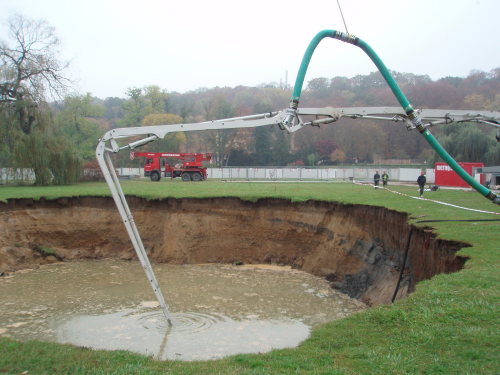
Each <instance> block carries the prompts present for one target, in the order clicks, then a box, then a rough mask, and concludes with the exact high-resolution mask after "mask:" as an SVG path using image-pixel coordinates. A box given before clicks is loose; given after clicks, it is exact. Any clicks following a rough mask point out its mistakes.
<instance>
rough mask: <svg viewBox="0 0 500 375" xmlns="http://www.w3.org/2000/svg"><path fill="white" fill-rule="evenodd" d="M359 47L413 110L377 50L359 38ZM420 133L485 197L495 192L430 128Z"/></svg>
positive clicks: (409, 109) (400, 98)
mask: <svg viewBox="0 0 500 375" xmlns="http://www.w3.org/2000/svg"><path fill="white" fill-rule="evenodd" d="M358 47H359V48H361V49H362V50H363V51H365V53H366V54H367V55H368V56H369V57H370V59H371V60H372V61H373V63H374V64H375V65H376V66H377V68H378V70H379V71H380V73H381V74H382V76H383V77H384V79H385V80H386V82H387V84H388V85H389V87H390V88H391V90H392V92H393V93H394V95H395V96H396V98H397V99H398V101H399V104H401V106H402V107H403V109H404V110H405V112H406V113H407V114H410V113H412V112H413V107H412V106H411V105H410V102H409V101H408V99H406V97H405V96H404V94H403V92H402V91H401V89H400V88H399V86H398V84H397V83H396V81H395V80H394V78H393V77H392V75H391V73H390V72H389V69H387V67H386V66H385V64H384V63H383V62H382V60H381V59H380V57H379V56H378V55H377V54H376V53H375V51H374V50H373V49H372V48H371V47H370V46H369V45H368V44H367V43H366V42H365V41H363V40H361V39H359V41H358ZM419 131H420V133H421V134H422V135H423V137H424V138H425V140H426V141H427V142H428V143H429V145H430V146H431V147H432V148H433V149H434V150H435V151H436V152H437V154H438V155H439V156H440V157H441V158H442V159H443V161H444V162H445V163H446V164H448V165H449V166H450V167H451V169H453V170H454V171H455V172H456V173H457V174H458V175H459V176H460V177H461V178H462V179H463V180H464V181H465V182H467V183H468V184H469V185H470V186H472V187H473V188H474V189H475V190H476V191H478V192H479V193H480V194H482V195H483V196H484V197H487V198H489V197H490V196H491V194H493V193H492V192H491V191H490V190H489V189H487V188H485V187H484V186H483V185H481V184H480V183H479V182H477V181H476V180H474V179H473V178H472V177H471V176H470V175H469V174H468V173H467V172H466V171H464V169H463V168H462V167H461V166H460V165H458V163H457V162H456V161H455V160H454V159H453V158H452V157H451V156H450V155H449V154H448V153H447V152H446V150H445V149H444V148H443V147H442V146H441V145H440V144H439V142H438V141H437V140H436V138H434V136H433V135H432V134H431V132H430V131H429V130H428V129H425V128H423V127H422V129H419Z"/></svg>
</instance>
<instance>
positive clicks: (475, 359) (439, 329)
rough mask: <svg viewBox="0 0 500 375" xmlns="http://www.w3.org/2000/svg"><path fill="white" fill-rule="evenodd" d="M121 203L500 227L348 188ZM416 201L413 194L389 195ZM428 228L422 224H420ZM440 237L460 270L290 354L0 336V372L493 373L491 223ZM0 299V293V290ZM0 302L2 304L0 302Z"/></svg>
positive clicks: (48, 192)
mask: <svg viewBox="0 0 500 375" xmlns="http://www.w3.org/2000/svg"><path fill="white" fill-rule="evenodd" d="M122 186H123V189H124V192H125V194H127V195H135V196H141V197H144V198H147V199H164V198H168V197H175V198H184V197H189V198H205V197H240V198H241V199H244V200H250V201H256V200H258V199H259V198H270V197H272V198H281V199H290V200H292V201H306V200H309V199H315V200H328V201H337V202H342V203H344V204H363V205H376V206H385V207H387V208H390V209H393V210H398V211H404V212H408V213H409V214H410V222H416V221H418V220H434V219H437V220H439V219H474V220H475V219H500V216H499V215H491V214H485V213H477V212H471V211H465V210H461V209H457V208H453V207H448V206H443V205H439V204H437V203H433V202H428V201H420V200H416V199H411V198H409V197H405V196H401V195H397V194H393V193H390V192H387V191H383V190H375V189H373V188H372V187H368V186H359V185H353V184H349V183H279V182H276V183H272V182H271V183H270V182H266V183H229V182H222V181H210V180H209V181H204V182H201V183H194V182H190V183H183V182H182V181H177V180H174V181H170V180H161V181H160V182H158V183H153V182H150V181H146V180H144V181H123V183H122ZM389 188H391V189H392V190H395V191H398V192H401V193H405V194H408V195H412V196H417V195H418V191H417V187H416V186H414V187H406V186H389ZM109 195H110V193H109V190H108V187H107V185H106V184H104V183H86V184H76V185H71V186H61V187H9V186H3V187H0V200H2V201H6V200H8V199H11V198H34V199H39V198H40V197H45V198H46V199H56V198H59V197H73V196H80V197H83V196H109ZM425 197H427V198H431V199H435V200H439V201H443V202H447V203H451V204H455V205H459V206H463V207H468V208H475V209H480V210H487V211H494V212H500V207H499V206H496V205H493V204H492V203H491V202H490V201H488V200H487V199H485V198H484V197H482V196H481V195H480V194H478V193H475V192H465V191H460V190H444V189H441V190H439V191H437V192H429V193H425ZM427 225H429V224H427ZM431 226H432V227H434V228H435V232H436V233H438V234H439V237H440V238H446V239H454V240H458V241H464V242H468V243H470V244H471V245H472V247H468V248H464V249H463V250H461V251H460V252H459V253H458V254H459V255H462V256H468V257H470V259H469V260H468V261H467V263H466V265H465V268H464V269H463V270H462V271H460V272H457V273H454V274H446V275H444V274H442V275H438V276H435V277H434V278H433V279H432V280H428V281H425V282H422V283H419V284H418V286H417V288H416V290H415V292H414V293H413V294H411V295H410V296H409V297H408V298H407V299H405V300H402V301H399V302H397V303H395V304H393V305H387V306H381V307H378V308H374V309H370V310H368V311H365V312H363V313H359V314H356V315H354V316H350V317H348V318H345V319H342V320H340V321H335V322H332V323H328V324H325V325H323V326H320V327H317V328H315V329H314V330H313V332H312V334H311V337H310V338H309V339H308V340H306V341H305V342H303V343H302V344H301V345H300V347H299V348H296V349H285V350H275V351H272V352H270V353H266V354H262V355H238V356H233V357H229V358H226V359H223V360H218V361H206V362H179V361H166V362H160V361H155V360H153V359H152V358H150V357H145V356H141V355H137V354H133V353H129V352H123V351H113V352H110V351H98V350H91V349H86V348H77V347H74V346H71V345H62V344H53V343H41V342H35V341H31V342H26V343H21V342H17V341H14V340H11V339H9V338H5V337H3V338H2V337H1V336H0V373H2V372H4V373H12V374H20V373H22V372H24V371H29V372H28V374H48V373H50V374H53V373H68V374H165V373H175V374H203V373H213V374H280V373H287V374H288V373H290V374H295V373H311V374H359V373H366V374H420V373H421V374H499V373H500V310H499V308H500V245H499V241H498V239H499V238H498V237H499V233H500V222H477V223H470V222H469V223H464V222H446V223H432V224H431ZM0 295H1V291H0ZM0 303H1V302H0Z"/></svg>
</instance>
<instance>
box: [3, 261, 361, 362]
mask: <svg viewBox="0 0 500 375" xmlns="http://www.w3.org/2000/svg"><path fill="white" fill-rule="evenodd" d="M153 268H154V271H155V274H156V276H157V279H158V282H159V284H160V287H161V288H162V292H163V295H164V297H165V300H166V301H167V304H168V305H169V308H170V312H171V315H172V321H173V326H172V327H169V326H168V324H167V322H166V320H165V317H164V316H163V313H162V312H161V310H160V309H159V307H158V303H157V302H156V300H155V295H154V293H153V291H152V290H151V287H150V286H149V283H148V282H147V279H146V277H145V274H144V272H143V270H142V267H141V265H140V264H139V263H138V262H124V261H114V260H104V261H80V262H74V263H64V264H63V263H59V264H54V265H50V266H44V267H42V268H40V269H38V270H26V271H20V272H17V273H15V274H14V275H12V276H7V277H2V278H0V334H3V335H7V336H10V337H12V338H16V339H20V340H29V339H36V340H42V341H54V342H60V343H72V344H75V345H79V346H88V347H92V348H96V349H108V350H113V349H125V350H131V351H134V352H138V353H143V354H148V355H154V356H155V358H158V359H181V360H206V359H216V358H221V357H223V356H226V355H231V354H237V353H258V352H261V353H263V352H266V351H269V350H271V349H273V348H285V347H295V346H297V345H298V344H299V343H300V342H301V341H303V340H305V339H306V338H307V337H308V335H309V332H310V329H311V327H313V326H315V325H318V324H321V323H325V322H329V321H332V320H335V319H339V318H342V317H345V316H348V315H350V314H352V313H355V312H357V311H360V310H363V309H365V308H366V306H365V305H364V304H362V303H360V302H358V301H356V300H352V299H350V298H348V297H347V296H345V295H343V294H341V293H338V292H336V291H334V290H331V289H330V288H329V287H328V283H327V282H326V281H325V280H324V279H321V278H318V277H315V276H313V275H310V274H308V273H305V272H301V271H297V270H291V269H290V268H288V267H272V266H258V265H256V266H233V265H213V264H210V265H183V266H173V265H167V264H156V265H154V266H153Z"/></svg>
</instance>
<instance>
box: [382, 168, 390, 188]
mask: <svg viewBox="0 0 500 375" xmlns="http://www.w3.org/2000/svg"><path fill="white" fill-rule="evenodd" d="M387 181H389V176H388V175H387V173H385V171H384V173H382V183H383V184H384V187H386V186H387Z"/></svg>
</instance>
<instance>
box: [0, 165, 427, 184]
mask: <svg viewBox="0 0 500 375" xmlns="http://www.w3.org/2000/svg"><path fill="white" fill-rule="evenodd" d="M116 171H117V173H118V174H119V175H120V176H140V177H144V168H126V167H125V168H116ZM375 171H379V174H380V176H382V173H383V172H384V171H385V172H386V173H387V174H388V175H389V181H400V182H416V181H417V178H418V176H420V172H421V169H420V168H361V167H360V168H352V167H347V166H346V167H341V166H340V167H336V168H332V167H328V168H324V167H323V168H318V167H314V168H312V167H300V168H298V167H275V168H273V167H228V168H207V175H208V178H215V179H244V180H265V179H268V180H269V179H270V180H275V179H279V180H281V179H285V180H326V181H328V180H333V179H336V180H349V179H352V178H354V179H355V180H361V181H363V180H367V181H373V175H374V174H375ZM426 178H427V183H431V184H433V183H434V182H435V181H436V179H435V171H434V169H427V172H426ZM14 180H17V181H19V180H24V181H34V180H35V173H34V172H33V170H31V169H28V168H24V169H17V170H14V169H13V168H0V183H6V182H8V181H14Z"/></svg>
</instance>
